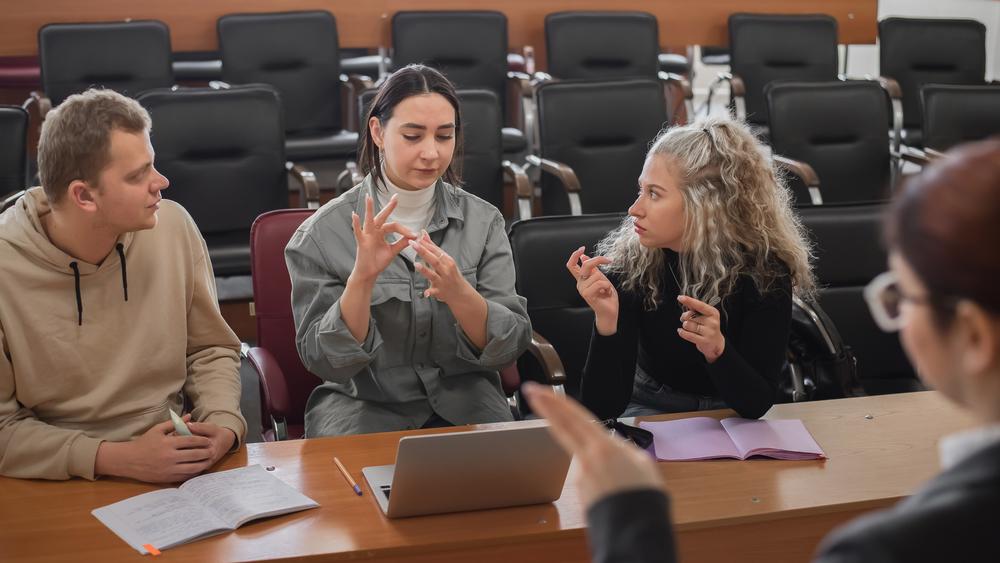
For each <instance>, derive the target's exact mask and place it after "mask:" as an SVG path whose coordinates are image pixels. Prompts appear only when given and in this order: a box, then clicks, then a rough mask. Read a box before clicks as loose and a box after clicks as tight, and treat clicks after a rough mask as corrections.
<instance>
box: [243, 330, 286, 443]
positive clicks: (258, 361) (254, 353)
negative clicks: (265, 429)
mask: <svg viewBox="0 0 1000 563" xmlns="http://www.w3.org/2000/svg"><path fill="white" fill-rule="evenodd" d="M247 359H248V360H250V365H251V366H253V368H254V369H255V370H257V375H258V376H260V390H261V402H262V404H263V405H264V410H265V411H266V412H268V413H269V414H270V415H271V418H273V419H274V420H275V421H281V422H283V421H284V419H285V418H286V417H287V415H288V411H289V408H290V401H289V393H288V385H286V383H285V375H284V374H283V373H282V371H281V366H279V365H278V361H277V360H276V359H275V358H274V356H273V355H272V354H271V352H269V351H268V350H267V349H265V348H259V347H254V348H250V350H249V351H247ZM262 422H263V423H264V424H267V422H268V421H266V420H265V421H262Z"/></svg>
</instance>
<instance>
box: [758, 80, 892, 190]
mask: <svg viewBox="0 0 1000 563" xmlns="http://www.w3.org/2000/svg"><path fill="white" fill-rule="evenodd" d="M765 95H766V98H767V107H768V111H770V115H771V123H770V140H771V146H772V147H773V148H774V152H775V153H777V154H780V155H783V156H787V157H790V158H793V159H795V160H800V161H803V162H805V163H806V164H809V165H810V166H812V167H813V169H815V170H816V174H817V175H818V176H819V186H820V191H821V192H822V194H823V202H824V203H839V202H850V201H872V200H880V199H884V198H886V197H887V196H888V194H889V191H890V189H891V186H890V183H891V177H892V168H891V157H890V153H889V133H888V131H889V129H888V127H887V125H886V124H887V123H888V120H889V117H888V111H889V110H888V102H887V97H886V94H885V92H884V91H883V90H882V88H881V87H880V86H879V85H878V83H876V82H870V81H850V82H775V83H772V84H770V85H768V87H767V88H766V94H765ZM794 191H795V193H796V197H797V199H799V201H802V202H808V201H809V198H808V196H804V195H803V192H804V190H802V189H796V190H794ZM803 198H804V199H803Z"/></svg>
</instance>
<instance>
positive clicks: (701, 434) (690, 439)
mask: <svg viewBox="0 0 1000 563" xmlns="http://www.w3.org/2000/svg"><path fill="white" fill-rule="evenodd" d="M639 427H640V428H645V429H646V430H649V431H650V432H652V433H653V451H654V453H655V455H656V458H657V459H660V460H662V461H693V460H698V459H712V458H717V457H732V458H736V459H739V457H740V454H739V452H738V451H737V450H736V446H735V444H733V440H732V438H730V437H729V434H727V433H726V429H725V428H723V427H722V425H721V424H719V421H718V420H715V419H714V418H709V417H707V416H697V417H694V418H682V419H680V420H665V421H663V422H640V423H639Z"/></svg>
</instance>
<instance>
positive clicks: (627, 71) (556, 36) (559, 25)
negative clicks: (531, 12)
mask: <svg viewBox="0 0 1000 563" xmlns="http://www.w3.org/2000/svg"><path fill="white" fill-rule="evenodd" d="M659 34H660V32H659V26H658V24H657V21H656V17H654V16H653V15H652V14H649V13H646V12H556V13H553V14H548V15H546V16H545V50H546V58H547V60H548V73H549V74H551V75H552V76H553V77H555V78H559V79H570V80H572V79H583V80H605V79H615V78H655V77H656V74H657V72H658V71H659V70H660V67H659V61H658V59H657V55H658V54H659V52H660V41H659Z"/></svg>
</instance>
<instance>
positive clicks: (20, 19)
mask: <svg viewBox="0 0 1000 563" xmlns="http://www.w3.org/2000/svg"><path fill="white" fill-rule="evenodd" d="M4 4H5V8H6V9H5V10H4V15H3V19H2V20H0V21H2V22H3V23H2V24H0V30H2V32H0V57H5V56H22V55H33V54H36V53H37V50H38V45H37V42H38V39H37V34H38V29H39V28H40V27H41V26H43V25H45V24H47V23H54V22H98V21H115V20H124V19H126V18H131V19H158V20H162V21H163V22H164V23H166V24H167V25H168V26H169V27H170V35H171V43H172V46H173V49H174V50H175V51H214V50H216V49H217V48H218V44H217V40H216V31H215V21H216V20H217V19H218V17H219V16H222V15H226V14H232V13H240V12H273V11H279V10H329V11H330V12H332V13H333V14H334V15H335V16H336V18H337V28H338V34H339V38H340V45H341V46H342V47H364V48H371V47H377V46H379V45H384V46H389V44H390V30H389V21H390V19H391V17H392V14H394V13H396V12H397V11H400V10H482V9H492V10H498V11H501V12H504V13H505V14H506V15H507V19H508V36H509V40H510V46H511V49H512V50H519V49H520V48H521V47H523V46H525V45H532V46H534V47H535V51H536V54H537V57H538V62H539V68H545V34H544V20H545V15H546V14H549V13H552V12H559V11H567V10H640V11H647V12H650V13H653V14H654V15H656V16H657V18H658V20H659V24H660V26H659V27H660V43H661V45H663V46H664V47H668V46H669V47H671V48H673V49H674V50H678V49H681V50H682V49H683V47H684V46H685V45H725V44H726V43H727V42H728V41H729V39H728V36H727V32H726V29H727V27H726V18H727V17H728V16H729V14H731V13H733V12H760V13H788V14H803V13H825V14H830V15H831V16H833V17H835V18H836V19H837V23H838V29H839V34H840V42H841V43H846V44H855V43H869V44H871V43H875V34H876V31H877V4H876V0H710V1H705V0H671V1H670V2H648V1H646V0H617V1H616V2H610V1H609V0H506V1H505V2H494V3H487V4H484V3H482V2H473V1H470V0H364V1H361V2H358V1H355V0H282V2H280V3H278V2H274V0H208V1H206V0H142V1H140V2H136V1H134V0H88V1H86V2H80V1H79V0H45V1H44V2H38V1H37V0H7V1H6V2H5V3H4ZM681 52H683V51H681Z"/></svg>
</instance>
